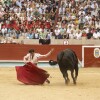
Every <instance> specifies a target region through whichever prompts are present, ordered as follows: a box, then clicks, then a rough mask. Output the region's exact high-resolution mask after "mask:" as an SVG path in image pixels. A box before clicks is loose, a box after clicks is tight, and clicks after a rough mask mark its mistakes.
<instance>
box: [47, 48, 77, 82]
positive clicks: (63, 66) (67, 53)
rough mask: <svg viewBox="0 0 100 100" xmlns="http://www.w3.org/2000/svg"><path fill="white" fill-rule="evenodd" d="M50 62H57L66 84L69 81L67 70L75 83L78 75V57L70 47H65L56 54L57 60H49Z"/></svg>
mask: <svg viewBox="0 0 100 100" xmlns="http://www.w3.org/2000/svg"><path fill="white" fill-rule="evenodd" d="M50 62H51V64H53V63H54V64H57V63H58V65H59V69H60V71H61V73H62V75H63V78H64V79H65V84H68V83H69V82H70V79H69V77H68V72H67V71H68V70H70V71H71V77H72V79H73V83H74V84H76V80H77V76H78V58H77V55H76V53H75V52H74V51H73V50H72V49H65V50H63V51H61V52H59V53H58V55H57V61H50ZM50 62H49V63H50ZM74 73H75V75H74Z"/></svg>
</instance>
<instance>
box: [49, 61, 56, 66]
mask: <svg viewBox="0 0 100 100" xmlns="http://www.w3.org/2000/svg"><path fill="white" fill-rule="evenodd" d="M49 64H50V65H56V64H57V61H54V60H50V61H49Z"/></svg>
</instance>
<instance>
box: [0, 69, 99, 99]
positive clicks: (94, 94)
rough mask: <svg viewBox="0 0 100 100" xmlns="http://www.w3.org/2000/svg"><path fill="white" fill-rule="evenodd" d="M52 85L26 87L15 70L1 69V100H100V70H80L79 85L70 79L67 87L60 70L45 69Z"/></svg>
mask: <svg viewBox="0 0 100 100" xmlns="http://www.w3.org/2000/svg"><path fill="white" fill-rule="evenodd" d="M44 69H46V70H47V71H48V72H49V73H50V74H51V77H50V78H49V80H50V81H51V83H50V84H47V83H45V84H44V85H24V84H22V83H20V82H19V81H17V79H16V71H15V68H12V67H11V68H2V67H0V100H100V68H80V70H79V76H78V80H77V85H73V83H72V79H71V76H70V72H68V73H69V77H70V83H69V85H65V83H64V79H63V77H62V74H61V73H60V71H59V69H58V68H44Z"/></svg>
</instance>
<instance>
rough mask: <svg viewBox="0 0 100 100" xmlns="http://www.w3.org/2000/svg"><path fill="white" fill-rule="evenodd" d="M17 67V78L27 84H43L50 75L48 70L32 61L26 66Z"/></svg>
mask: <svg viewBox="0 0 100 100" xmlns="http://www.w3.org/2000/svg"><path fill="white" fill-rule="evenodd" d="M15 69H16V73H17V79H18V80H19V81H20V82H22V83H24V84H27V85H39V84H43V83H44V82H45V81H46V80H47V78H48V77H49V74H48V73H47V71H45V70H43V69H41V68H38V67H37V66H36V65H35V64H32V63H31V62H29V63H27V64H25V65H24V66H16V67H15Z"/></svg>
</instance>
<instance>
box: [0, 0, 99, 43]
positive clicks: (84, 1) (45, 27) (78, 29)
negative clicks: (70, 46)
mask: <svg viewBox="0 0 100 100" xmlns="http://www.w3.org/2000/svg"><path fill="white" fill-rule="evenodd" d="M58 4H59V0H0V37H1V38H3V39H1V40H0V42H4V41H5V42H7V41H10V42H12V40H13V39H20V38H22V39H43V40H50V39H51V38H52V37H54V38H55V39H81V38H82V36H83V35H85V36H86V37H87V39H91V38H93V39H100V9H99V1H98V0H61V4H60V8H59V6H58ZM57 10H59V11H58V15H57V14H56V13H57ZM55 18H57V23H56V26H55Z"/></svg>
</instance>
